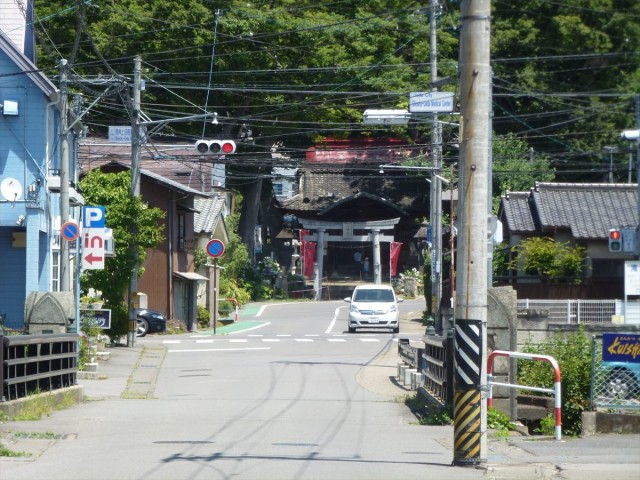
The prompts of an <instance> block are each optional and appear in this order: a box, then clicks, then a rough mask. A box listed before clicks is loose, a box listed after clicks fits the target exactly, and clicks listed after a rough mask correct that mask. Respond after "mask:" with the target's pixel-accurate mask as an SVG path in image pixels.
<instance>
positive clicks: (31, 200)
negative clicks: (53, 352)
mask: <svg viewBox="0 0 640 480" xmlns="http://www.w3.org/2000/svg"><path fill="white" fill-rule="evenodd" d="M5 20H6V17H5ZM22 21H23V22H24V21H25V19H24V18H22ZM26 25H29V24H28V23H26V24H23V25H18V26H17V27H16V28H15V29H13V28H12V29H9V28H7V25H6V24H5V22H2V25H0V28H2V31H0V109H1V111H0V265H1V266H2V274H0V320H1V321H3V323H4V326H5V327H8V328H12V329H17V330H22V329H23V328H24V306H25V299H26V297H27V295H28V294H29V292H34V291H40V292H49V291H56V290H59V288H60V278H59V271H60V250H59V242H60V238H59V235H58V233H59V231H60V226H59V223H60V220H59V219H60V215H59V212H60V202H59V195H58V194H56V193H51V192H50V189H49V188H48V186H47V177H49V178H53V177H52V176H51V175H52V172H53V174H54V175H55V172H56V171H59V168H60V167H59V165H60V160H59V159H60V149H59V148H58V145H59V143H60V132H59V127H60V111H59V106H58V101H59V95H58V90H57V88H56V87H55V85H54V84H53V83H52V82H51V81H50V80H49V79H48V78H47V77H46V76H45V75H44V74H43V73H42V72H40V71H39V70H38V68H37V67H36V66H35V64H34V53H33V43H32V38H33V37H32V34H30V33H29V27H27V26H26ZM20 27H22V28H23V30H22V31H23V34H22V35H21V36H20V35H19V36H17V38H18V40H19V41H18V43H16V35H15V34H11V35H10V34H9V33H11V32H14V30H16V29H19V28H20ZM5 31H6V32H9V33H7V34H5ZM70 145H72V146H73V142H70ZM71 158H73V156H71ZM70 174H71V176H70V178H73V175H72V172H70ZM58 183H59V181H58ZM72 216H73V214H72ZM0 326H1V325H0Z"/></svg>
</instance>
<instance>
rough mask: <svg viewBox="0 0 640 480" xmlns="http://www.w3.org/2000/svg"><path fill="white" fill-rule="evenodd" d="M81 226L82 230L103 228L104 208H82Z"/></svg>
mask: <svg viewBox="0 0 640 480" xmlns="http://www.w3.org/2000/svg"><path fill="white" fill-rule="evenodd" d="M82 226H83V227H84V228H104V226H105V218H104V207H82Z"/></svg>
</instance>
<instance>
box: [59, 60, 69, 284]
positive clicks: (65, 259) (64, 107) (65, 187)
mask: <svg viewBox="0 0 640 480" xmlns="http://www.w3.org/2000/svg"><path fill="white" fill-rule="evenodd" d="M58 68H59V69H60V104H59V109H60V226H62V225H64V224H65V223H67V222H68V221H69V85H68V83H67V61H66V60H65V59H62V60H60V63H59V64H58ZM69 263H70V258H69V242H67V241H66V240H63V239H62V238H61V239H60V291H62V292H68V291H69V290H71V282H70V278H71V277H70V274H69Z"/></svg>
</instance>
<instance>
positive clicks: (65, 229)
mask: <svg viewBox="0 0 640 480" xmlns="http://www.w3.org/2000/svg"><path fill="white" fill-rule="evenodd" d="M60 236H61V237H62V238H63V239H65V240H66V241H67V242H73V241H74V240H76V239H77V238H78V237H79V236H80V225H78V224H77V223H76V222H72V221H69V222H64V224H63V225H62V228H60Z"/></svg>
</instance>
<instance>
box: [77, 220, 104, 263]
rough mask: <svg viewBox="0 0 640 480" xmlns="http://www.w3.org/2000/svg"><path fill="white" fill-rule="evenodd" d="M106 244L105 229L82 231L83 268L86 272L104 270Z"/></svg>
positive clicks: (86, 229)
mask: <svg viewBox="0 0 640 480" xmlns="http://www.w3.org/2000/svg"><path fill="white" fill-rule="evenodd" d="M104 243H105V240H104V228H84V229H83V230H82V268H83V269H84V270H103V269H104Z"/></svg>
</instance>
